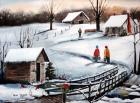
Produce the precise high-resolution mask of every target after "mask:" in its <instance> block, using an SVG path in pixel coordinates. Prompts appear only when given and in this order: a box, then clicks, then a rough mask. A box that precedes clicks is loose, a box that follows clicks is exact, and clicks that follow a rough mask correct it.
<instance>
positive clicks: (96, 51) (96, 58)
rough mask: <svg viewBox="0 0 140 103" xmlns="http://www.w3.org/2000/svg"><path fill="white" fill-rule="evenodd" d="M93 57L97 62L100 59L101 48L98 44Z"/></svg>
mask: <svg viewBox="0 0 140 103" xmlns="http://www.w3.org/2000/svg"><path fill="white" fill-rule="evenodd" d="M93 58H94V60H95V62H97V61H98V60H99V59H100V50H99V47H98V45H97V46H96V49H95V51H94V54H93Z"/></svg>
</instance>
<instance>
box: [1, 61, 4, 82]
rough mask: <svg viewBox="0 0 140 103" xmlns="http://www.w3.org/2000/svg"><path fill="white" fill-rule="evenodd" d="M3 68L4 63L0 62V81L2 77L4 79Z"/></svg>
mask: <svg viewBox="0 0 140 103" xmlns="http://www.w3.org/2000/svg"><path fill="white" fill-rule="evenodd" d="M3 68H4V63H3V61H1V79H2V80H3V77H4V71H3Z"/></svg>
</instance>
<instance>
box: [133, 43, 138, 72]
mask: <svg viewBox="0 0 140 103" xmlns="http://www.w3.org/2000/svg"><path fill="white" fill-rule="evenodd" d="M136 61H137V54H136V44H135V43H134V73H135V74H137V68H136Z"/></svg>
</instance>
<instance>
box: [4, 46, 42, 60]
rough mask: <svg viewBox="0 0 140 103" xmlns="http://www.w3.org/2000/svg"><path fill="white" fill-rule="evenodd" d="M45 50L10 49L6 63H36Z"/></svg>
mask: <svg viewBox="0 0 140 103" xmlns="http://www.w3.org/2000/svg"><path fill="white" fill-rule="evenodd" d="M42 50H43V48H21V49H10V50H9V52H8V53H7V56H6V58H5V62H30V61H36V60H37V58H38V56H39V55H40V53H41V51H42Z"/></svg>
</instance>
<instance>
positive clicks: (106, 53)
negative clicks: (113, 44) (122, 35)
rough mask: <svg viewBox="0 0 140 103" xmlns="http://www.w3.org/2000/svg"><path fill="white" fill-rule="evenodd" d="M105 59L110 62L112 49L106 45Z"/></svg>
mask: <svg viewBox="0 0 140 103" xmlns="http://www.w3.org/2000/svg"><path fill="white" fill-rule="evenodd" d="M104 61H105V62H106V63H110V51H109V49H108V46H105V50H104Z"/></svg>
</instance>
